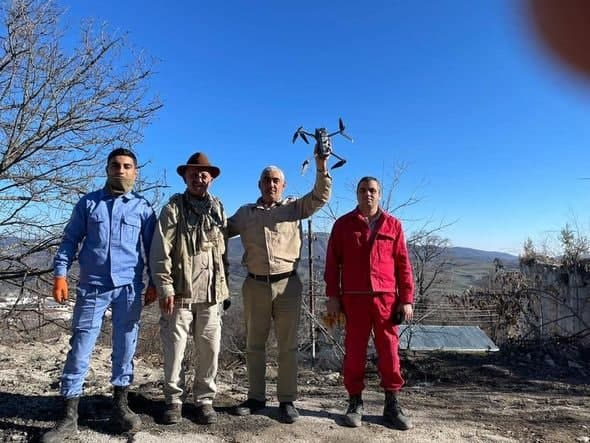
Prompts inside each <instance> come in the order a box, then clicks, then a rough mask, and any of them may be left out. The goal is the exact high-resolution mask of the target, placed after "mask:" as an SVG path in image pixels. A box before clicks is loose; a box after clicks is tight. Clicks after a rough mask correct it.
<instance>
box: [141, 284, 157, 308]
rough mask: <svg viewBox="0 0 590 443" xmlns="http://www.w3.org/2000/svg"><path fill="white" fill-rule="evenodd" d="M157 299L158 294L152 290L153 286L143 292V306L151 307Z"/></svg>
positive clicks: (154, 289)
mask: <svg viewBox="0 0 590 443" xmlns="http://www.w3.org/2000/svg"><path fill="white" fill-rule="evenodd" d="M157 299H158V293H157V292H156V288H154V287H153V286H148V288H147V289H146V290H145V296H144V300H145V305H146V306H147V305H151V304H152V303H153V302H155V301H156V300H157Z"/></svg>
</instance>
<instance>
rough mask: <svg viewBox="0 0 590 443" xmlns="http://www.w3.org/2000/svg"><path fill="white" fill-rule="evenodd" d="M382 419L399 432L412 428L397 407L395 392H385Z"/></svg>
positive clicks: (407, 418)
mask: <svg viewBox="0 0 590 443" xmlns="http://www.w3.org/2000/svg"><path fill="white" fill-rule="evenodd" d="M383 418H384V420H385V422H386V423H387V424H389V425H391V426H393V427H394V428H395V429H399V430H401V431H407V430H408V429H410V428H411V427H412V422H411V421H410V418H409V417H407V416H405V415H404V411H402V408H401V406H400V405H399V402H398V399H397V392H393V391H385V406H384V408H383Z"/></svg>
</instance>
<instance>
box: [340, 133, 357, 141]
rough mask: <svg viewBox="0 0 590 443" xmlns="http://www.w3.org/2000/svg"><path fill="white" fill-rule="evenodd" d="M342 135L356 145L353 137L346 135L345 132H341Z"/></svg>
mask: <svg viewBox="0 0 590 443" xmlns="http://www.w3.org/2000/svg"><path fill="white" fill-rule="evenodd" d="M340 135H341V136H342V137H344V138H345V139H347V140H348V141H350V142H351V143H354V140H353V139H352V137H351V136H350V135H348V134H346V133H345V132H344V131H340Z"/></svg>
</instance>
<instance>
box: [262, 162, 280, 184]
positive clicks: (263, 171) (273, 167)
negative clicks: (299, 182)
mask: <svg viewBox="0 0 590 443" xmlns="http://www.w3.org/2000/svg"><path fill="white" fill-rule="evenodd" d="M273 171H274V172H278V173H279V178H280V179H281V180H282V181H285V173H284V172H283V171H282V170H281V168H279V167H278V166H274V165H270V166H267V167H266V168H264V169H263V170H262V172H261V173H260V180H262V179H263V178H264V177H265V176H266V175H267V174H268V173H269V172H273Z"/></svg>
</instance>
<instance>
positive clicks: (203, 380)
mask: <svg viewBox="0 0 590 443" xmlns="http://www.w3.org/2000/svg"><path fill="white" fill-rule="evenodd" d="M189 334H192V337H193V361H192V362H191V363H192V366H193V367H194V369H195V378H194V383H193V397H194V402H195V405H196V406H200V405H203V404H207V403H208V404H211V403H213V399H214V398H215V394H216V392H217V386H216V385H215V377H216V375H217V360H218V357H219V344H220V340H221V318H220V311H219V305H218V304H213V305H211V304H209V303H194V304H193V305H192V307H191V309H186V308H176V309H174V312H173V313H172V315H162V316H161V318H160V337H161V339H162V349H163V354H164V398H165V400H166V404H171V403H182V402H183V400H184V399H185V396H186V395H185V394H186V392H185V390H184V387H185V370H186V369H188V368H185V365H183V359H184V351H185V349H186V342H187V339H188V335H189ZM185 364H186V362H185Z"/></svg>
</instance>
